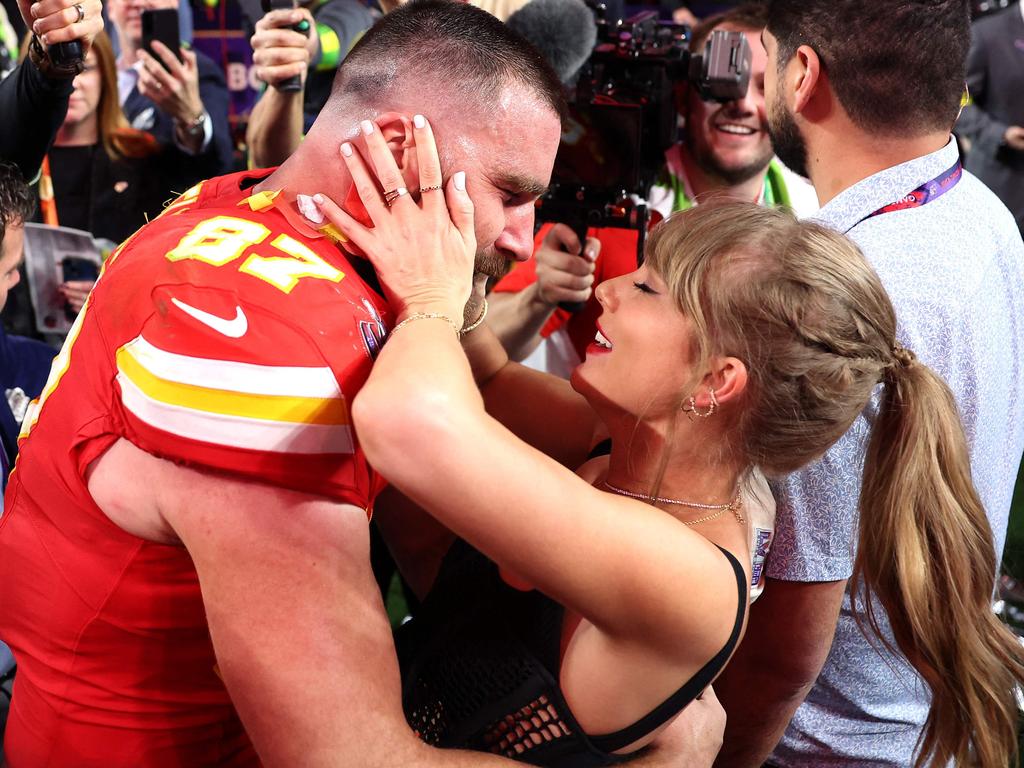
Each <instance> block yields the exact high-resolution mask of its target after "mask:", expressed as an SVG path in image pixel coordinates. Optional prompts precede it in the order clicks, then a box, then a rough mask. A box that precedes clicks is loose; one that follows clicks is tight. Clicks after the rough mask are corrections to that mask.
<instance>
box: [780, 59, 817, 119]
mask: <svg viewBox="0 0 1024 768" xmlns="http://www.w3.org/2000/svg"><path fill="white" fill-rule="evenodd" d="M790 68H792V69H793V71H792V72H790V71H789V70H790ZM786 70H787V73H786V79H787V80H789V79H790V78H792V80H791V81H790V87H791V89H792V92H793V113H794V114H803V113H806V112H807V111H808V110H809V109H810V108H811V107H812V106H813V105H814V104H815V102H816V101H820V99H815V97H816V96H821V91H822V88H823V86H824V82H825V72H824V69H823V68H822V66H821V59H820V58H818V53H817V51H815V50H814V49H813V48H811V46H809V45H801V46H800V47H799V48H797V49H796V53H795V54H794V55H793V61H791V62H790V64H789V66H788V67H787V68H786Z"/></svg>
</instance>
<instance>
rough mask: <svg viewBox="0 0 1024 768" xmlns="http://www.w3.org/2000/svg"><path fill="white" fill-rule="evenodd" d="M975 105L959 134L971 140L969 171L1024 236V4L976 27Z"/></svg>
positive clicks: (971, 60)
mask: <svg viewBox="0 0 1024 768" xmlns="http://www.w3.org/2000/svg"><path fill="white" fill-rule="evenodd" d="M967 87H968V89H969V91H970V95H971V103H970V104H968V105H967V106H966V107H964V110H963V112H962V113H961V114H960V119H959V120H958V121H957V124H956V128H955V130H956V133H957V135H958V136H960V137H961V138H966V139H968V140H969V141H970V144H971V148H970V151H969V152H968V153H967V159H966V162H965V163H964V167H966V168H967V170H969V171H970V172H971V173H973V174H974V175H975V176H977V177H978V178H979V179H981V180H982V181H983V182H985V186H987V187H988V188H989V189H991V190H992V191H993V192H995V193H996V195H997V196H998V197H999V199H1000V200H1002V201H1003V203H1005V204H1006V207H1007V208H1009V209H1010V212H1011V213H1013V217H1014V218H1015V219H1016V220H1017V227H1018V228H1019V229H1020V230H1021V232H1024V96H1022V94H1024V2H1017V3H1014V4H1012V5H1011V6H1010V7H1009V8H1005V9H1004V10H1002V11H999V12H998V13H993V14H992V15H990V16H986V17H984V18H982V19H979V20H978V21H976V22H975V23H974V24H973V25H972V26H971V51H970V53H969V54H968V56H967Z"/></svg>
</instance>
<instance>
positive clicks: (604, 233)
mask: <svg viewBox="0 0 1024 768" xmlns="http://www.w3.org/2000/svg"><path fill="white" fill-rule="evenodd" d="M552 226H553V225H551V224H545V225H544V226H543V227H541V229H540V231H539V232H538V233H537V237H536V238H534V243H533V249H534V252H535V253H536V251H537V249H538V248H540V245H541V241H543V239H544V237H545V235H547V233H548V231H549V230H550V229H551V227H552ZM587 237H596V238H597V239H598V240H600V241H601V253H600V255H598V257H597V263H596V264H595V265H594V285H595V286H597V285H600V284H601V283H603V282H604V281H605V280H610V279H612V278H613V277H618V276H619V275H625V274H627V273H629V272H632V271H633V270H635V269H636V267H637V263H636V245H637V233H636V232H635V231H633V230H631V229H616V228H609V229H589V230H587ZM536 263H537V262H536V259H530V260H529V261H525V262H522V263H520V264H517V265H516V267H515V269H513V270H512V271H511V272H509V273H508V275H506V276H505V277H504V278H503V279H502V280H501V281H500V282H499V283H498V284H497V285H496V286H495V287H494V290H495V291H497V292H499V293H518V292H519V291H521V290H523V289H524V288H527V287H529V286H530V285H532V284H533V283H535V282H537V272H536ZM600 315H601V305H600V304H599V303H598V301H597V299H596V298H595V297H594V295H593V293H592V294H591V295H590V298H589V299H588V300H587V302H586V305H585V306H584V308H583V309H582V310H580V311H579V312H576V313H570V312H566V311H565V310H564V309H556V310H555V311H554V313H553V314H552V315H551V317H550V318H548V321H547V322H546V323H545V324H544V327H543V328H542V329H541V336H543V337H544V338H547V337H548V336H550V335H551V334H552V333H554V332H555V331H557V330H559V329H562V328H564V329H565V331H566V332H567V333H568V334H569V338H570V340H571V341H572V345H573V347H574V348H575V349H576V351H577V352H578V353H579V356H580V360H582V359H583V358H585V357H586V355H587V346H588V345H589V344H590V343H591V342H592V341H593V340H594V334H595V333H597V318H598V317H599V316H600Z"/></svg>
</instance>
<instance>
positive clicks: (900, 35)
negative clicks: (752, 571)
mask: <svg viewBox="0 0 1024 768" xmlns="http://www.w3.org/2000/svg"><path fill="white" fill-rule="evenodd" d="M969 22H970V17H969V3H968V2H967V0H929V1H928V2H925V1H924V0H888V2H885V3H882V2H864V1H863V0H772V2H771V3H770V4H769V13H768V21H767V25H766V28H765V32H764V35H763V40H764V45H765V48H766V51H767V56H768V66H767V70H766V74H765V99H766V102H767V104H768V123H769V127H770V130H771V135H772V142H773V145H774V147H775V152H776V153H777V154H778V156H779V158H780V159H781V160H782V161H783V162H785V163H786V164H787V165H788V166H789V167H790V168H792V169H793V170H795V171H797V172H798V173H803V174H805V175H807V176H808V177H809V178H810V179H811V181H812V183H813V184H814V188H815V190H816V191H817V193H818V198H819V200H820V201H821V203H822V205H823V207H822V209H821V210H820V211H819V212H818V213H817V214H816V216H815V218H817V219H818V220H819V221H821V222H822V223H824V224H826V225H828V226H830V227H832V228H833V229H836V230H837V231H840V232H842V233H844V234H846V235H847V236H849V237H850V238H851V239H852V240H853V241H854V242H856V243H857V245H858V246H859V247H860V248H861V250H862V251H863V252H864V254H865V255H866V256H867V258H868V260H869V261H870V262H871V264H872V266H873V267H874V268H875V269H876V270H877V272H878V274H879V276H880V277H881V279H882V283H883V284H884V285H885V288H886V290H887V291H888V293H889V295H890V297H891V298H892V302H893V305H894V306H895V308H896V314H897V317H898V318H899V328H898V334H897V335H898V337H899V343H900V344H902V345H903V346H905V347H906V348H907V349H911V350H913V351H914V353H915V354H916V356H917V359H919V360H921V361H922V362H924V363H925V364H927V365H928V366H929V367H930V368H932V369H933V370H934V371H936V372H937V373H938V374H940V375H941V376H942V377H943V378H944V379H945V381H946V382H947V383H948V385H949V387H950V389H951V390H952V393H953V396H954V397H955V398H956V403H957V406H958V410H959V412H960V418H961V419H962V421H963V424H964V428H965V430H966V433H967V436H968V449H969V451H970V459H971V468H972V470H971V474H972V479H973V482H974V484H975V486H976V487H977V489H978V492H979V495H980V497H981V500H982V503H983V504H984V507H985V510H986V513H987V516H988V520H989V524H990V527H991V533H992V536H993V545H994V548H995V551H996V557H997V560H998V558H999V556H1000V554H1001V552H1002V548H1003V543H1004V540H1005V534H1006V524H1007V519H1008V515H1009V508H1010V500H1011V497H1012V495H1013V490H1014V480H1015V478H1016V475H1017V469H1018V466H1019V463H1020V459H1021V453H1022V451H1024V375H1022V372H1021V366H1020V350H1021V349H1022V348H1024V327H1022V326H1021V323H1020V321H1019V318H1021V317H1022V316H1024V244H1022V242H1021V237H1020V234H1019V233H1018V231H1017V228H1016V225H1015V223H1014V219H1013V216H1012V215H1011V214H1010V212H1009V211H1007V210H1006V207H1005V206H1004V205H1003V204H1002V203H1001V202H1000V201H999V200H998V199H997V198H996V197H995V195H994V194H992V192H990V191H989V190H988V189H987V188H986V187H984V186H983V185H982V184H981V182H979V181H978V179H977V178H975V177H974V176H973V175H971V174H970V173H968V172H966V171H964V170H963V168H962V167H961V165H960V161H959V157H958V152H957V147H956V142H955V141H953V140H952V139H951V138H950V130H951V128H952V126H953V123H954V122H955V121H956V119H957V114H958V111H959V109H960V104H961V97H962V94H963V90H964V78H965V74H966V58H967V52H968V45H969V42H970V27H969ZM982 308H983V311H980V310H981V309H982ZM826 311H827V310H826ZM841 354H842V352H841V351H837V368H836V375H837V376H840V375H844V374H843V368H842V367H841V366H840V362H839V361H840V357H839V356H840V355H841ZM876 415H877V413H876V408H874V407H869V408H868V409H867V412H866V413H865V415H864V416H863V417H861V418H859V419H858V420H857V421H856V422H855V423H854V425H853V427H852V428H851V430H850V431H849V432H848V433H847V434H846V435H844V436H843V437H842V438H840V440H839V441H838V442H837V443H836V444H835V446H833V448H831V449H830V450H829V451H828V452H827V453H826V454H825V456H824V457H823V458H822V459H821V460H820V461H819V462H817V463H816V464H813V465H811V466H810V467H808V468H806V469H804V470H802V471H800V472H799V473H796V474H795V475H791V476H789V477H786V478H782V479H780V480H779V481H778V482H776V483H775V484H774V486H773V491H774V494H775V498H776V501H777V503H778V518H777V527H776V537H775V542H774V543H773V546H772V554H771V557H770V558H769V561H768V568H767V575H768V580H767V585H766V587H765V592H764V595H763V596H762V598H761V599H760V600H759V601H758V603H757V604H756V605H755V606H754V608H753V610H752V611H751V614H750V620H749V623H748V626H747V635H746V638H745V639H744V641H743V643H742V645H741V646H740V648H739V650H738V651H737V653H736V656H735V657H734V658H733V660H732V662H731V663H730V666H729V668H728V669H727V670H726V672H725V674H724V675H723V676H722V677H721V678H719V680H718V681H717V682H716V684H715V687H716V689H717V690H718V692H719V696H720V697H721V699H722V702H723V704H724V705H725V707H726V710H727V712H728V714H729V719H728V730H727V732H726V737H725V747H724V748H723V750H722V752H721V754H720V755H719V758H718V761H717V763H716V765H721V766H728V768H734V767H740V768H742V767H745V766H750V767H751V768H753V767H754V766H761V765H762V764H765V761H766V760H767V761H768V762H767V764H768V765H771V766H777V767H778V768H790V767H795V766H833V765H870V766H873V767H874V768H897V766H900V767H903V766H909V765H918V764H925V763H929V764H930V758H933V757H935V756H938V757H937V758H936V762H935V764H936V765H944V764H946V761H945V760H944V759H942V756H943V755H949V754H953V753H955V748H957V747H958V746H959V747H962V746H963V745H957V744H952V743H950V739H949V737H948V735H947V734H946V731H948V730H950V729H945V731H944V729H943V728H942V724H943V722H948V721H949V720H950V719H953V718H958V719H960V720H964V719H965V715H964V714H963V711H961V710H956V709H955V708H948V709H946V710H945V711H943V712H942V713H940V714H936V711H935V710H934V708H932V709H930V701H932V694H933V693H936V694H941V695H935V696H934V700H943V699H946V700H947V701H948V699H949V697H950V695H951V694H952V696H953V698H956V699H957V700H958V701H959V702H961V706H964V707H966V706H968V705H967V704H963V702H968V701H970V700H971V698H972V691H971V689H969V688H957V687H956V686H957V684H958V681H959V677H958V670H957V669H950V668H941V667H937V665H935V664H932V667H933V671H932V673H931V674H927V673H924V676H923V677H922V676H919V675H918V674H916V673H915V672H914V670H913V669H912V668H911V666H910V664H909V663H908V660H907V658H906V657H905V656H904V655H903V654H902V653H900V652H896V651H893V652H890V651H892V650H893V649H895V648H896V647H897V638H900V640H901V641H902V640H904V639H905V637H901V635H900V634H899V632H898V630H897V631H896V632H894V631H893V629H892V628H891V627H890V620H889V616H890V614H888V613H887V612H886V608H885V607H884V606H882V605H880V604H878V603H877V602H874V603H872V604H871V607H870V610H871V612H872V615H873V618H872V620H871V621H870V622H869V623H867V624H866V625H865V627H864V629H866V630H867V631H866V632H864V631H862V627H861V626H860V624H861V623H862V622H861V620H862V619H863V618H864V616H865V613H866V610H865V605H864V600H863V599H862V594H861V592H860V587H861V586H862V583H861V582H860V581H859V579H858V574H859V575H861V576H863V572H860V571H859V566H860V565H861V564H860V562H859V561H858V560H857V559H856V542H857V540H858V527H859V528H860V530H859V536H860V539H861V540H865V539H868V538H870V539H871V543H872V545H873V546H876V545H879V544H880V541H879V539H878V538H877V536H876V533H877V532H875V531H871V530H866V529H865V528H864V527H863V525H862V524H861V523H860V522H859V514H858V504H859V497H860V491H861V471H862V467H863V460H864V451H865V448H866V446H867V443H868V440H867V438H868V436H869V435H870V433H871V429H872V426H871V425H872V423H873V422H874V421H875V418H876ZM908 470H909V467H908ZM900 511H901V510H899V509H898V508H893V509H892V512H891V513H892V514H894V515H895V514H899V513H900ZM917 535H919V531H918V529H917V527H916V526H915V525H907V526H906V527H905V528H904V529H903V530H901V532H900V534H899V535H898V536H896V537H895V538H894V539H893V540H892V541H886V542H884V544H885V546H887V547H889V548H890V549H891V551H892V561H893V572H892V576H891V578H892V579H893V580H894V581H897V582H898V583H899V585H900V588H901V589H902V591H903V595H904V599H903V603H904V604H905V605H913V606H915V607H918V608H919V609H920V610H921V611H929V612H930V613H929V615H930V616H937V615H938V613H937V612H936V611H938V610H939V609H940V608H941V606H936V605H935V604H933V602H932V599H933V595H932V592H931V590H930V584H929V583H928V581H927V579H926V578H923V575H924V574H925V573H926V572H927V567H928V564H927V563H920V562H909V563H908V562H906V561H905V560H904V557H903V553H904V552H905V551H906V550H907V549H908V548H906V547H901V543H903V541H904V540H905V539H904V538H901V537H909V538H911V539H912V538H913V537H915V536H917ZM932 547H933V556H934V557H936V558H953V557H955V556H956V554H957V553H955V552H947V551H942V550H941V549H940V548H938V547H935V545H934V544H933V545H932ZM976 577H977V578H978V579H982V580H984V582H985V583H989V582H990V581H991V583H992V586H993V587H994V580H995V574H977V576H976ZM848 580H850V584H849V587H848V585H847V581H848ZM919 615H920V614H919ZM893 618H894V619H895V618H896V617H895V616H894V617H893ZM875 620H877V622H876V621H875ZM894 624H895V625H896V626H897V627H898V626H899V622H898V621H895V622H894ZM945 629H946V630H947V631H948V632H950V633H955V635H956V637H957V639H958V642H960V643H961V644H962V645H961V647H962V649H963V658H965V659H966V658H969V656H970V653H971V652H972V649H973V648H975V647H976V642H977V641H976V637H977V636H976V634H975V632H976V628H975V627H972V626H946V627H945ZM930 652H931V649H929V648H924V647H922V648H917V649H915V650H914V655H915V656H917V657H918V658H917V659H915V661H916V662H918V663H917V666H918V668H919V669H920V668H922V667H921V665H920V661H921V660H922V659H924V660H926V661H927V663H928V664H931V661H929V659H930V658H931V657H930V656H929V654H930ZM925 668H927V667H925ZM819 672H820V674H819ZM805 697H806V700H805ZM951 710H953V711H951ZM943 718H945V719H943ZM787 724H788V727H787ZM1012 727H1013V724H1010V729H1011V730H1012ZM780 738H781V742H780V741H779V740H780ZM975 746H976V745H975ZM773 750H774V751H773ZM978 764H979V765H982V764H985V763H983V762H982V761H980V760H979V762H978Z"/></svg>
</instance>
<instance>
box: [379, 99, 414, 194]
mask: <svg viewBox="0 0 1024 768" xmlns="http://www.w3.org/2000/svg"><path fill="white" fill-rule="evenodd" d="M374 122H376V123H377V126H378V127H379V128H380V132H381V134H383V136H384V141H386V142H387V144H388V149H390V150H391V154H392V155H394V158H395V163H396V164H397V165H398V169H399V170H400V171H401V172H402V175H403V176H404V177H405V180H406V182H407V183H406V186H407V187H409V189H413V188H414V187H418V186H419V166H418V164H417V162H416V144H415V142H414V141H413V133H412V120H410V119H409V117H408V116H406V115H403V114H400V113H398V112H384V113H382V114H380V115H378V116H377V119H376V120H375V121H374Z"/></svg>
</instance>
